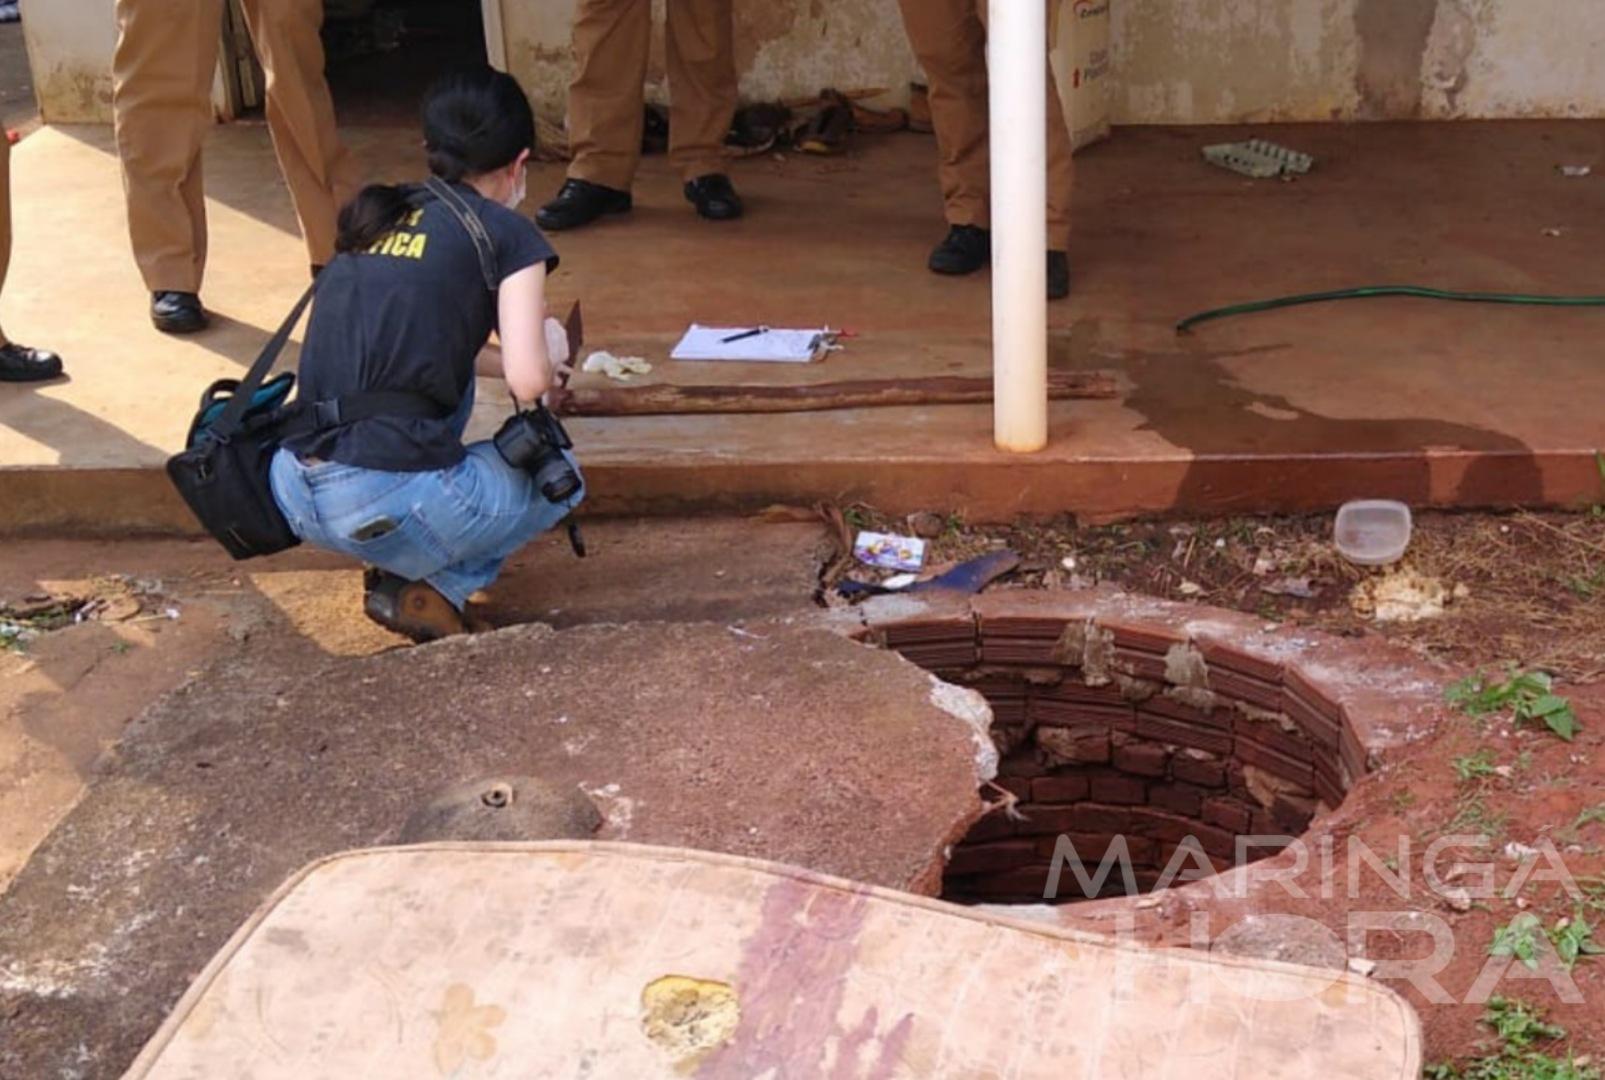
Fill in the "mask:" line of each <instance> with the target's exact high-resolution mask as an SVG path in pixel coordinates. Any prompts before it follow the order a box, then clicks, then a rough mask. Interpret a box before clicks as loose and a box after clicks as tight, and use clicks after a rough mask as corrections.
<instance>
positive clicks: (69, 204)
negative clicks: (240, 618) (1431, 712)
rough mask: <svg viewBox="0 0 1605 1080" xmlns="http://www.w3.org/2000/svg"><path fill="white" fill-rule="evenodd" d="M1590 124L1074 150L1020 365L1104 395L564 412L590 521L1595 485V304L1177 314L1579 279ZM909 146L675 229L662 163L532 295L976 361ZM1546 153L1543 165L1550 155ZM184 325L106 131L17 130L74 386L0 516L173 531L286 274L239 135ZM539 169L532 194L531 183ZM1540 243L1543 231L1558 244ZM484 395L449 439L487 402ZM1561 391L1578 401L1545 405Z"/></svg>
mask: <svg viewBox="0 0 1605 1080" xmlns="http://www.w3.org/2000/svg"><path fill="white" fill-rule="evenodd" d="M1602 130H1605V122H1600V121H1576V122H1533V123H1490V124H1457V125H1436V126H1433V125H1408V124H1404V125H1357V126H1308V127H1290V128H1283V129H1278V131H1277V132H1276V133H1275V134H1276V136H1277V138H1278V139H1280V140H1281V141H1283V142H1287V143H1290V144H1293V145H1296V146H1298V147H1299V148H1301V149H1304V150H1307V151H1310V152H1312V153H1314V154H1315V155H1316V156H1317V157H1318V158H1319V160H1320V164H1319V166H1318V167H1317V170H1316V172H1314V173H1313V174H1311V175H1310V176H1309V177H1306V178H1303V179H1301V180H1300V181H1299V182H1298V183H1296V184H1284V183H1281V182H1250V181H1245V180H1244V179H1243V178H1241V177H1238V176H1236V175H1235V174H1231V173H1226V172H1222V171H1219V170H1214V169H1211V168H1209V167H1208V166H1206V165H1204V164H1203V163H1202V162H1201V161H1200V160H1199V159H1198V155H1197V149H1198V147H1199V146H1200V145H1203V144H1204V143H1207V142H1210V141H1215V140H1218V139H1221V138H1226V137H1230V136H1233V135H1236V134H1239V133H1238V132H1235V131H1229V130H1212V129H1131V130H1125V131H1122V132H1119V133H1118V134H1117V137H1116V138H1115V139H1114V140H1113V141H1111V142H1110V143H1108V144H1105V145H1102V146H1100V147H1097V148H1095V149H1093V150H1091V151H1090V152H1089V153H1088V154H1087V155H1086V156H1085V157H1084V158H1083V159H1082V160H1083V165H1082V168H1081V179H1080V186H1079V188H1078V191H1077V213H1078V225H1077V237H1076V251H1075V253H1074V260H1075V263H1076V266H1077V278H1076V282H1077V283H1076V294H1075V296H1074V297H1072V299H1071V300H1069V301H1068V302H1066V303H1062V304H1056V305H1053V308H1052V316H1051V319H1052V331H1053V337H1052V341H1051V354H1052V355H1051V360H1052V363H1053V364H1054V365H1055V366H1059V367H1064V368H1080V369H1086V368H1099V369H1110V370H1113V371H1115V372H1116V373H1118V374H1119V375H1120V376H1121V378H1122V380H1123V383H1124V385H1125V386H1126V392H1125V393H1124V395H1123V397H1122V398H1121V399H1120V400H1116V401H1102V402H1062V403H1057V404H1055V406H1054V407H1053V410H1052V415H1053V430H1054V438H1053V442H1052V445H1051V446H1050V447H1049V448H1048V450H1047V451H1045V452H1044V453H1042V454H1039V455H1035V456H1032V457H1029V458H1014V457H1005V456H1003V455H999V454H997V453H996V452H994V451H993V450H992V448H991V443H990V437H989V425H990V410H989V408H987V407H985V406H979V407H977V406H946V407H934V408H925V409H919V408H899V409H882V410H846V411H841V412H834V413H815V414H806V415H796V416H787V417H775V416H755V417H754V416H747V417H742V416H716V417H708V416H701V417H643V418H637V419H630V420H621V419H597V420H587V421H576V422H575V424H574V425H573V430H574V434H575V436H576V438H577V440H578V442H579V444H580V448H581V451H582V458H583V459H584V460H585V462H586V463H587V465H588V468H589V474H590V478H591V480H592V488H593V500H592V509H593V510H594V511H602V512H634V511H640V512H662V511H663V510H665V509H670V510H684V509H686V508H688V507H703V508H706V507H726V508H747V507H752V506H755V505H761V504H763V503H767V502H774V501H791V502H802V501H808V500H812V499H815V498H847V499H854V498H857V499H864V500H866V501H869V502H872V503H875V504H877V505H880V506H883V507H885V508H887V509H889V510H899V511H902V510H912V509H920V508H937V509H952V510H961V511H964V512H966V513H967V514H968V515H969V516H970V517H972V518H1005V517H1009V516H1011V515H1014V514H1016V513H1021V512H1029V513H1056V512H1065V511H1071V512H1076V513H1080V514H1084V515H1088V516H1094V517H1108V516H1115V515H1122V514H1132V513H1146V512H1159V511H1165V510H1172V509H1175V510H1184V511H1211V512H1219V511H1248V510H1294V509H1315V508H1323V507H1327V506H1330V505H1332V504H1333V503H1335V502H1337V501H1339V500H1341V499H1343V498H1347V497H1350V496H1355V495H1389V496H1394V497H1398V498H1403V499H1405V500H1407V501H1409V502H1411V503H1414V504H1416V505H1427V504H1431V505H1443V506H1469V505H1490V504H1494V505H1502V504H1510V503H1525V504H1530V505H1538V504H1546V505H1547V504H1570V503H1574V502H1578V501H1582V500H1589V499H1593V498H1596V497H1597V496H1598V493H1599V475H1598V471H1597V468H1596V466H1595V463H1594V460H1593V453H1594V451H1595V449H1596V448H1597V447H1599V446H1600V445H1601V444H1602V443H1605V432H1602V425H1601V424H1600V422H1599V420H1598V418H1597V416H1595V415H1594V414H1593V410H1591V409H1588V408H1586V407H1584V406H1583V405H1582V404H1581V403H1583V402H1588V401H1593V400H1596V399H1597V398H1598V397H1599V396H1600V394H1601V392H1605V370H1602V369H1601V368H1600V366H1599V365H1598V363H1597V362H1596V360H1595V357H1594V355H1593V350H1592V343H1593V342H1594V340H1595V338H1596V336H1597V330H1598V328H1599V326H1600V325H1601V320H1602V319H1605V312H1602V311H1599V310H1588V311H1585V310H1567V311H1562V310H1553V309H1547V310H1536V309H1522V308H1492V307H1469V306H1462V305H1441V304H1439V305H1434V304H1431V303H1427V302H1423V301H1408V300H1399V301H1392V300H1388V301H1367V302H1356V303H1351V304H1339V305H1331V306H1326V307H1319V308H1304V309H1297V310H1292V311H1286V312H1281V313H1276V314H1272V315H1264V316H1257V317H1251V318H1246V319H1242V320H1239V321H1235V322H1230V323H1222V324H1218V325H1213V326H1209V327H1206V328H1204V329H1202V330H1200V331H1199V332H1198V333H1197V334H1195V335H1193V336H1191V337H1189V338H1177V337H1176V336H1175V335H1174V334H1173V333H1172V331H1171V326H1172V324H1173V322H1174V321H1175V320H1176V319H1178V318H1180V317H1182V316H1184V315H1186V314H1188V313H1190V312H1193V311H1196V310H1198V309H1200V308H1204V307H1209V306H1214V305H1217V304H1222V303H1229V302H1234V301H1241V300H1251V299H1258V298H1263V297H1268V296H1274V295H1279V294H1286V293H1292V292H1302V291H1311V290H1317V289H1328V288H1334V287H1341V286H1349V285H1364V284H1374V283H1379V282H1397V281H1403V282H1420V283H1425V284H1433V285H1441V286H1446V287H1452V288H1465V289H1486V290H1512V291H1535V292H1555V293H1581V292H1593V293H1598V292H1600V291H1601V289H1600V287H1599V286H1598V283H1597V281H1595V280H1594V277H1593V275H1594V273H1595V269H1596V267H1595V258H1594V255H1595V253H1596V252H1597V251H1599V250H1600V248H1601V246H1602V245H1605V212H1602V211H1605V184H1601V183H1599V182H1598V181H1597V178H1596V179H1585V180H1573V179H1567V178H1565V177H1562V176H1560V175H1559V174H1558V173H1556V172H1555V170H1554V164H1555V161H1556V160H1559V159H1561V158H1565V157H1567V155H1568V154H1569V153H1573V151H1574V149H1575V148H1576V147H1577V146H1580V145H1585V144H1586V145H1593V144H1594V143H1597V142H1598V140H1599V138H1600V137H1601V132H1602ZM349 136H350V139H351V141H352V143H353V144H354V145H355V147H356V148H357V150H358V151H359V153H360V154H361V155H362V156H363V157H364V158H365V160H366V161H367V162H368V164H369V165H370V168H371V171H372V172H373V173H374V174H375V175H384V176H391V177H400V176H406V175H409V174H414V173H415V172H416V170H417V169H418V167H419V166H418V162H417V160H416V146H415V139H414V138H413V137H412V136H411V134H410V133H407V134H402V133H399V132H397V131H394V130H384V129H354V130H352V131H350V132H349ZM932 154H933V148H932V145H931V143H930V142H929V141H928V140H925V139H922V138H920V137H918V136H913V135H902V136H890V137H884V138H882V139H879V140H865V141H864V142H863V143H862V144H861V145H860V146H859V148H858V149H857V150H855V152H854V153H853V154H852V155H850V156H848V157H846V158H842V159H833V160H828V161H816V160H811V159H801V158H795V157H792V158H787V159H785V160H776V159H773V158H762V159H757V160H755V161H749V162H744V163H740V164H738V165H737V166H736V169H735V171H736V176H737V180H738V182H739V183H740V184H741V186H742V189H743V191H744V192H745V193H746V194H747V195H748V196H749V198H750V204H751V214H750V215H749V217H748V218H747V219H746V220H744V221H742V222H740V223H737V224H734V225H727V226H722V227H718V228H715V227H713V226H711V225H708V224H707V223H703V222H700V221H697V220H696V219H695V218H694V217H692V216H691V215H690V212H689V209H688V208H687V207H686V206H685V204H684V201H683V199H681V198H680V196H679V194H678V191H677V188H676V184H675V182H674V179H673V177H672V176H670V175H669V174H668V172H667V169H666V166H665V164H664V163H663V162H662V161H661V160H657V159H653V160H650V161H649V163H648V166H647V168H646V170H645V173H644V175H643V177H642V179H641V182H640V185H639V188H638V192H637V195H638V208H637V210H636V212H635V213H634V214H633V215H631V216H630V217H629V218H628V219H622V220H618V221H610V222H608V223H607V224H605V225H603V226H600V227H597V228H595V229H593V230H587V231H583V232H580V233H576V234H571V235H568V236H562V237H559V238H558V246H559V247H560V248H561V250H562V252H563V255H564V260H565V261H564V268H565V269H564V271H563V272H562V273H561V274H560V275H559V276H558V278H557V279H556V282H555V284H554V286H553V294H554V299H555V301H556V302H557V303H558V304H559V305H563V304H566V303H567V302H568V301H570V300H572V299H573V298H575V297H582V298H583V299H584V301H585V304H586V310H587V314H588V318H587V326H588V329H589V343H590V344H591V345H592V346H594V347H608V348H612V349H615V350H618V351H624V352H640V353H643V354H645V355H647V356H649V357H650V358H652V359H654V360H655V361H657V362H658V363H659V368H658V371H657V372H655V374H654V377H656V378H662V379H666V380H672V381H680V382H697V381H703V382H706V381H726V382H728V381H735V380H743V381H768V382H773V381H787V380H810V381H812V380H825V379H841V378H854V377H901V376H913V375H917V374H954V373H970V374H983V373H985V372H986V371H987V370H988V365H989V353H988V346H987V334H988V320H989V316H988V296H989V294H988V285H987V281H986V279H985V275H980V276H977V277H975V278H972V279H965V280H949V279H942V278H938V277H935V276H933V275H930V274H927V273H926V272H925V271H924V270H923V260H924V256H925V253H926V251H927V250H928V247H929V245H930V244H931V243H932V242H933V241H934V240H935V239H936V238H937V236H938V235H939V234H940V231H941V229H940V215H939V211H938V200H937V198H936V191H935V185H934V181H933V179H932V175H931V166H932V160H931V159H932ZM1574 156H1575V155H1574ZM208 162H209V164H208V169H209V177H210V190H211V191H212V193H213V196H212V199H213V201H212V216H211V220H212V225H213V233H214V237H213V251H214V255H213V259H212V267H213V268H212V272H211V276H210V279H209V282H208V286H207V291H206V296H207V300H208V302H209V304H210V305H211V306H212V307H213V308H214V309H215V310H216V311H217V312H218V313H219V315H220V316H221V318H220V320H219V325H218V327H217V328H216V329H215V330H213V331H212V332H210V333H208V334H206V335H202V336H201V337H199V338H195V339H191V340H188V341H181V342H180V341H173V340H171V339H167V338H164V337H162V336H160V335H158V334H156V333H155V331H153V330H151V329H150V327H149V325H148V323H147V322H146V320H145V317H144V298H143V296H142V295H141V292H140V289H139V284H138V280H137V277H136V275H135V273H134V269H133V265H132V261H131V259H130V257H129V256H128V253H127V249H126V244H125V241H124V237H123V227H122V211H121V206H120V193H119V187H118V181H117V170H116V165H115V161H114V160H113V156H112V154H111V152H110V142H109V134H108V133H107V132H104V131H101V130H98V129H85V130H70V131H69V130H48V131H43V132H40V133H39V134H37V135H35V136H32V137H30V138H28V139H27V140H25V141H24V142H23V143H22V145H21V146H19V147H18V148H17V153H16V160H15V163H14V171H15V173H16V181H15V183H16V192H17V198H18V200H19V205H20V206H22V207H23V208H24V211H23V212H22V213H21V214H20V215H19V217H20V221H19V236H18V253H17V258H16V261H15V263H14V266H13V273H12V278H11V281H10V282H8V286H7V294H6V299H7V313H6V314H7V320H8V321H7V326H8V328H11V329H12V332H14V333H16V334H17V335H18V336H19V337H23V338H25V339H28V338H31V339H36V340H39V341H41V342H46V343H48V344H51V345H52V346H55V347H57V348H59V349H60V350H61V351H62V352H63V353H64V354H66V355H67V359H68V363H69V367H70V369H71V372H72V375H73V381H71V382H67V383H61V384H57V385H53V386H48V387H42V388H4V389H0V528H3V529H10V530H18V529H27V528H32V529H35V530H48V529H74V530H89V531H94V530H98V531H102V532H108V531H111V532H126V531H129V530H154V531H163V530H185V529H191V528H193V526H192V524H191V523H190V521H189V519H188V517H187V515H186V513H185V512H184V510H183V508H182V506H181V505H180V504H178V502H177V501H176V498H175V497H174V496H173V495H172V494H171V492H170V491H169V490H168V487H167V484H166V481H165V478H164V477H162V476H161V474H160V473H159V472H158V471H157V470H156V467H157V466H158V465H159V463H160V462H161V460H162V458H163V456H164V454H165V453H167V452H168V451H169V450H171V449H172V448H173V447H174V446H175V445H176V444H177V442H178V440H179V438H180V437H181V435H182V432H183V430H184V425H185V423H186V422H187V420H188V417H189V414H190V412H191V410H192V408H193V403H194V400H195V398H196V396H197V394H198V393H199V391H200V389H201V387H203V386H204V385H205V384H206V382H208V381H209V380H210V379H212V378H214V377H217V376H220V375H227V374H233V373H237V372H238V371H239V369H240V368H241V366H243V365H244V364H245V363H246V362H247V361H248V360H249V358H250V357H251V356H252V355H253V354H254V352H255V350H256V348H257V346H258V345H259V344H260V343H261V341H262V340H263V339H264V338H265V336H266V335H267V333H268V331H269V330H270V329H271V327H272V326H273V325H275V324H276V323H277V321H278V319H279V317H280V315H281V314H282V312H284V311H285V310H286V309H287V308H288V307H289V305H290V303H291V301H292V300H293V299H294V297H295V295H296V294H297V293H298V292H299V291H300V289H301V288H302V287H303V284H304V266H303V264H304V261H305V259H304V255H303V253H302V250H301V247H300V245H299V243H298V242H297V241H296V239H295V238H294V235H293V229H294V224H293V219H292V217H291V215H290V211H289V204H288V200H287V198H286V195H285V192H284V189H283V185H282V183H281V182H280V181H279V179H278V176H277V172H276V169H275V167H274V164H273V162H272V155H271V150H270V147H269V145H268V140H267V137H266V133H265V131H264V130H262V129H260V128H256V127H250V126H235V127H230V128H223V129H219V130H218V131H217V132H216V133H215V134H214V136H213V138H212V141H211V143H210V147H209V159H208ZM557 180H558V173H557V170H555V169H553V168H550V167H548V168H546V169H544V170H540V171H538V172H537V174H536V175H535V176H533V177H532V179H531V183H530V190H531V192H532V193H533V195H532V197H533V198H535V199H538V198H541V197H544V195H545V194H546V193H547V192H548V191H549V190H550V189H552V188H554V187H555V186H556V183H557ZM1557 230H1558V233H1559V235H1550V233H1551V232H1554V231H1557ZM693 319H697V320H702V321H716V320H727V321H732V322H751V321H763V322H768V323H771V324H785V323H795V322H809V323H817V322H828V323H830V324H833V325H837V326H845V327H848V328H850V329H852V330H855V331H857V332H858V334H859V336H858V337H856V338H854V339H852V340H851V341H850V343H849V347H848V349H847V351H846V352H844V353H840V354H836V355H834V356H832V357H831V358H830V359H829V360H828V361H827V362H825V363H824V364H821V365H818V366H810V367H801V368H792V367H787V368H786V369H784V370H776V369H775V368H772V367H771V368H766V369H763V370H758V371H750V372H749V371H747V370H741V371H735V370H732V369H731V368H729V367H726V366H720V365H695V364H673V363H670V362H668V361H666V360H665V354H666V346H667V344H668V343H669V342H670V341H671V340H672V338H673V337H674V335H676V334H677V333H678V332H679V331H680V330H681V329H682V328H683V327H684V325H685V324H686V323H687V322H689V321H691V320H693ZM496 397H497V395H496V394H495V392H494V388H493V387H487V388H486V393H485V394H484V395H483V403H482V408H481V410H480V414H479V416H478V417H477V418H476V430H478V431H480V432H484V431H488V430H490V428H491V427H492V426H493V425H494V424H495V423H496V422H497V420H498V419H499V416H500V414H501V412H502V411H503V409H504V406H501V405H499V404H498V403H497V401H496V400H495V399H496ZM1572 403H1578V404H1572Z"/></svg>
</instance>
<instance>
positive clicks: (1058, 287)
mask: <svg viewBox="0 0 1605 1080" xmlns="http://www.w3.org/2000/svg"><path fill="white" fill-rule="evenodd" d="M1069 295H1070V256H1069V255H1067V254H1065V253H1064V252H1062V251H1050V252H1048V299H1049V300H1063V299H1064V298H1065V297H1067V296H1069Z"/></svg>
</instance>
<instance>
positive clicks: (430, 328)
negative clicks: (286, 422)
mask: <svg viewBox="0 0 1605 1080" xmlns="http://www.w3.org/2000/svg"><path fill="white" fill-rule="evenodd" d="M455 187H456V190H457V191H458V192H459V193H460V194H461V195H462V196H463V198H464V199H465V200H466V201H467V203H468V204H469V206H471V207H473V209H474V212H475V213H476V214H478V215H479V219H480V220H481V221H482V222H484V224H485V231H486V232H487V233H489V234H490V239H491V244H492V246H493V247H494V248H495V252H496V280H497V282H498V283H500V282H502V281H505V280H506V279H507V278H509V277H511V276H512V275H513V274H516V273H518V272H519V271H520V270H524V269H527V268H529V267H531V266H534V265H535V264H537V263H541V262H544V263H545V264H546V268H547V270H548V271H551V270H552V269H553V268H555V267H556V266H557V255H556V254H555V253H554V252H553V251H552V247H551V245H550V244H548V243H547V242H546V238H545V237H544V236H542V235H541V231H540V230H539V229H537V228H536V227H535V224H534V222H532V221H530V220H529V219H528V218H525V217H524V216H522V215H521V214H518V213H517V212H515V211H512V210H509V209H507V208H506V207H504V206H501V205H500V204H498V203H494V202H491V201H490V200H488V199H485V198H483V197H481V196H480V195H479V194H477V193H476V192H475V191H473V189H472V188H469V187H467V186H466V185H461V184H458V185H455ZM495 329H496V294H495V293H493V292H491V291H490V290H489V289H487V288H486V287H485V276H484V274H483V273H482V272H481V270H480V263H479V256H478V254H477V252H476V251H475V248H474V243H473V241H472V240H471V239H469V236H468V232H467V230H466V229H464V228H463V226H462V224H461V223H460V222H459V221H458V220H457V219H456V218H455V217H454V216H453V215H452V213H451V211H450V210H449V209H448V208H447V207H446V206H444V205H443V204H442V203H440V202H439V201H438V200H432V201H430V202H428V203H426V204H424V205H423V206H422V207H421V208H419V209H417V210H414V211H411V212H410V213H409V214H408V215H407V216H406V217H405V218H403V219H402V222H401V224H400V225H399V226H398V227H397V228H396V229H395V231H394V232H392V233H390V234H389V235H388V236H386V237H384V238H383V239H381V240H380V241H379V242H378V243H376V244H375V245H374V246H373V247H372V248H371V249H369V250H368V251H365V252H360V253H354V254H346V255H341V256H339V257H338V258H336V259H334V260H333V261H332V262H330V263H329V265H328V266H326V267H325V268H324V270H323V273H322V275H321V276H320V277H319V280H318V291H317V294H316V297H315V299H314V302H313V307H312V318H311V321H310V322H309V323H308V324H307V332H306V344H305V345H304V346H303V347H302V349H301V365H300V389H299V391H298V393H297V397H298V400H301V401H307V402H311V401H327V400H329V399H331V398H338V397H340V396H342V395H345V394H351V393H356V392H359V391H363V390H410V391H413V392H415V393H418V394H422V395H424V396H425V397H428V398H431V399H433V400H434V401H435V402H436V403H438V404H439V405H440V408H441V415H442V419H438V420H435V419H425V418H417V417H407V418H399V417H396V418H392V417H375V418H373V419H370V420H359V421H356V422H355V423H350V424H345V425H342V426H341V427H338V428H334V429H332V430H329V431H323V432H318V433H315V434H313V435H308V436H302V437H300V438H297V439H292V440H289V441H288V443H287V445H288V446H289V448H290V449H291V450H292V451H294V452H295V453H296V454H297V455H299V456H300V457H302V458H320V459H322V460H325V461H338V462H342V463H344V464H346V465H356V466H359V467H361V468H365V469H383V470H386V471H389V472H423V471H426V470H431V469H445V468H450V467H451V466H453V465H455V464H457V463H458V462H459V461H461V460H462V457H463V445H462V439H461V437H460V430H459V429H458V428H457V427H456V426H455V425H454V424H453V422H452V417H453V415H454V414H456V413H457V412H458V411H459V409H460V407H461V406H462V404H463V401H464V398H465V395H466V394H467V393H468V390H469V387H470V384H471V381H472V380H473V377H474V361H475V358H476V357H477V356H478V354H479V351H480V349H482V348H484V346H485V342H486V341H487V340H488V339H489V338H490V334H491V331H493V330H495Z"/></svg>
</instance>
